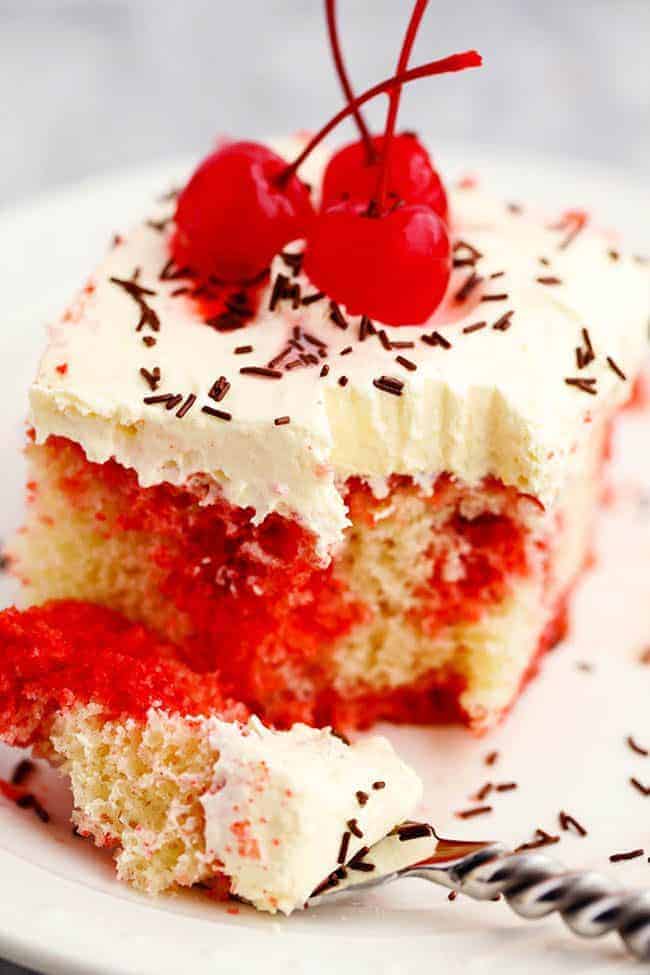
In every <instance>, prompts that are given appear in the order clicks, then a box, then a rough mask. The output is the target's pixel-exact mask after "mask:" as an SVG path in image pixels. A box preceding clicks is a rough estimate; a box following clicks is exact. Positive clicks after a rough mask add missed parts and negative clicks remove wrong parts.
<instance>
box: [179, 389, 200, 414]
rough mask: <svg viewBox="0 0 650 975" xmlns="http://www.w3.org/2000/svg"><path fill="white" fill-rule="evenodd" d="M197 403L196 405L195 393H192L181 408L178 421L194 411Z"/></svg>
mask: <svg viewBox="0 0 650 975" xmlns="http://www.w3.org/2000/svg"><path fill="white" fill-rule="evenodd" d="M195 403H196V396H195V395H194V393H190V394H189V395H188V397H187V399H186V400H185V402H184V403H183V405H182V406H181V408H180V410H179V411H178V412H177V414H176V416H177V417H178V419H179V420H182V419H183V417H184V416H186V415H187V414H188V413H189V412H190V410H191V409H192V407H193V406H194V404H195Z"/></svg>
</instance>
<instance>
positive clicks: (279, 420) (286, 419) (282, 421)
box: [273, 416, 291, 427]
mask: <svg viewBox="0 0 650 975" xmlns="http://www.w3.org/2000/svg"><path fill="white" fill-rule="evenodd" d="M273 422H274V424H275V425H276V427H286V426H287V424H288V423H291V417H290V416H276V418H275V420H274V421H273Z"/></svg>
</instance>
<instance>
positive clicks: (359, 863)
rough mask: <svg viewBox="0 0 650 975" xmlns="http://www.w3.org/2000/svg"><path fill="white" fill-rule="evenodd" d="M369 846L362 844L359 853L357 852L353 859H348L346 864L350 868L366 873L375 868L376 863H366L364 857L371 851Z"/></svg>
mask: <svg viewBox="0 0 650 975" xmlns="http://www.w3.org/2000/svg"><path fill="white" fill-rule="evenodd" d="M369 852H370V851H369V848H368V847H367V846H362V847H361V849H360V850H359V851H358V853H355V854H354V856H353V857H352V859H351V860H349V861H348V863H347V864H346V866H347V867H348V868H349V869H350V870H361V871H363V872H364V873H369V872H370V871H371V870H374V869H375V865H374V863H365V862H364V859H363V858H364V857H365V855H366V853H369Z"/></svg>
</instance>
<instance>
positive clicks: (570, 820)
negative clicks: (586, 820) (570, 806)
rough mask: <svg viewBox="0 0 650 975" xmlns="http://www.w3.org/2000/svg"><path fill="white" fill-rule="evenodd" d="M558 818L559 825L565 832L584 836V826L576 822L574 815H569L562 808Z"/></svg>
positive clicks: (585, 831)
mask: <svg viewBox="0 0 650 975" xmlns="http://www.w3.org/2000/svg"><path fill="white" fill-rule="evenodd" d="M558 819H559V820H560V826H561V828H562V829H563V830H564V831H565V832H575V833H577V834H578V836H586V835H587V830H586V829H585V828H584V826H583V825H582V824H581V823H579V822H578V820H577V819H576V818H575V817H574V816H570V815H569V813H566V812H564V810H562V811H561V812H560V814H559V816H558Z"/></svg>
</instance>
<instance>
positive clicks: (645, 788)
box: [630, 778, 650, 796]
mask: <svg viewBox="0 0 650 975" xmlns="http://www.w3.org/2000/svg"><path fill="white" fill-rule="evenodd" d="M630 785H633V786H634V788H635V789H636V790H637V791H638V792H640V793H641V795H642V796H650V785H643V783H642V782H639V780H638V779H635V778H631V779H630Z"/></svg>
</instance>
